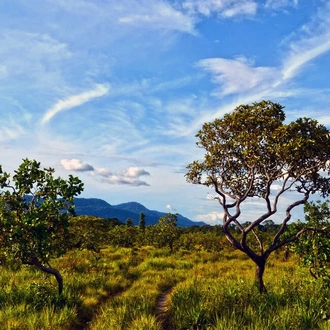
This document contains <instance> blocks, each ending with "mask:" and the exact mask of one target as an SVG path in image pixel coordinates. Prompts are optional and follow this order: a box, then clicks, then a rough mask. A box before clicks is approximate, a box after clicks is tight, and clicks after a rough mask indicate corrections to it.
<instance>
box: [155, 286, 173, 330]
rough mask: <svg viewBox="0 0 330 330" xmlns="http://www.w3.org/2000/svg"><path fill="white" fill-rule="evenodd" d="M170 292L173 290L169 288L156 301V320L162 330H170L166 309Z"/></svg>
mask: <svg viewBox="0 0 330 330" xmlns="http://www.w3.org/2000/svg"><path fill="white" fill-rule="evenodd" d="M172 290H173V288H169V289H168V290H167V291H165V292H164V293H162V294H160V295H159V296H158V298H157V300H156V306H155V314H156V317H157V320H158V321H160V323H161V325H162V330H171V328H170V324H169V319H168V314H167V309H168V303H169V298H170V295H171V292H172Z"/></svg>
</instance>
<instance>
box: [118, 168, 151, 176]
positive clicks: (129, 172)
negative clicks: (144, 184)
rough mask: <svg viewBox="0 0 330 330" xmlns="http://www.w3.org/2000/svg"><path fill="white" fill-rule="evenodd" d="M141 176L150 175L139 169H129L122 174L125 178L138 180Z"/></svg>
mask: <svg viewBox="0 0 330 330" xmlns="http://www.w3.org/2000/svg"><path fill="white" fill-rule="evenodd" d="M142 175H150V173H149V172H147V171H145V170H144V169H143V168H139V167H129V168H128V169H127V170H126V171H125V173H124V177H126V178H138V177H140V176H142Z"/></svg>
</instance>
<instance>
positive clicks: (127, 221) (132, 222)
mask: <svg viewBox="0 0 330 330" xmlns="http://www.w3.org/2000/svg"><path fill="white" fill-rule="evenodd" d="M126 226H127V227H134V220H133V219H131V218H127V219H126Z"/></svg>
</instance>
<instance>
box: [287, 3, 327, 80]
mask: <svg viewBox="0 0 330 330" xmlns="http://www.w3.org/2000/svg"><path fill="white" fill-rule="evenodd" d="M290 39H291V40H286V41H289V45H288V46H289V54H288V56H287V58H286V60H285V63H284V65H283V75H284V78H285V79H290V78H292V77H294V76H295V75H296V74H297V73H298V72H299V70H300V69H301V68H302V67H303V66H304V65H305V64H306V63H308V62H310V61H311V60H313V59H315V58H316V57H318V56H321V55H323V54H324V53H326V52H328V51H329V50H330V3H327V4H326V5H325V6H324V7H323V8H322V10H319V12H318V13H317V15H316V16H315V17H314V18H313V19H312V20H311V21H310V22H309V23H308V24H305V25H304V26H303V27H302V28H301V29H300V30H299V31H298V33H294V34H292V35H291V36H290Z"/></svg>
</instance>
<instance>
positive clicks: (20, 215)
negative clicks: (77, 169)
mask: <svg viewBox="0 0 330 330" xmlns="http://www.w3.org/2000/svg"><path fill="white" fill-rule="evenodd" d="M0 186H1V189H2V191H1V194H0V223H1V228H2V233H1V245H2V251H3V253H4V254H5V257H6V256H11V257H14V258H16V259H19V260H21V261H22V263H23V264H27V265H33V266H36V267H37V268H39V269H40V270H42V271H43V272H46V273H49V274H52V275H54V276H55V278H56V280H57V282H58V292H59V294H61V293H62V290H63V278H62V276H61V274H60V273H59V271H58V270H56V269H54V268H52V267H51V266H50V265H49V260H50V259H51V258H55V257H59V256H61V255H63V254H64V253H65V251H66V234H67V229H68V226H69V217H70V215H71V214H74V204H73V199H74V196H77V195H79V194H80V193H81V192H82V190H83V183H82V182H81V181H80V180H79V179H78V178H77V177H73V176H71V175H70V176H69V178H68V180H64V179H61V178H55V177H54V169H52V168H44V169H41V168H40V163H38V162H37V161H35V160H29V159H24V160H23V163H22V164H21V165H20V166H19V167H18V169H17V170H16V171H15V175H14V176H13V177H12V180H10V175H9V174H8V173H6V172H3V171H2V168H1V167H0Z"/></svg>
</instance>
